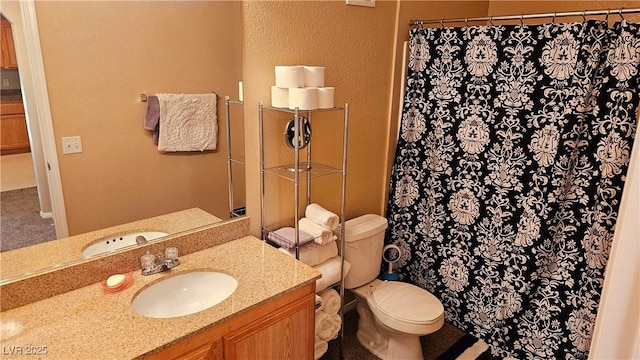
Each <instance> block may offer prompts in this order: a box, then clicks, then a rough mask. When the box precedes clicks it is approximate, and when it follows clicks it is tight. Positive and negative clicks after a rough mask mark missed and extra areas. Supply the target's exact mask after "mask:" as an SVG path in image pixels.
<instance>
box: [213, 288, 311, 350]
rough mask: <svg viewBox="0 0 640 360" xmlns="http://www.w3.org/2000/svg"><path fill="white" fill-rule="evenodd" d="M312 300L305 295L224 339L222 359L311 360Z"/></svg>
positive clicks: (309, 296)
mask: <svg viewBox="0 0 640 360" xmlns="http://www.w3.org/2000/svg"><path fill="white" fill-rule="evenodd" d="M314 298H315V297H314V296H313V294H311V295H308V296H306V297H304V298H302V299H299V300H297V301H295V302H293V303H291V304H289V305H287V306H285V307H282V308H281V309H279V310H278V311H274V312H272V313H269V314H266V315H265V316H264V317H262V318H260V319H259V320H257V321H254V322H253V323H250V324H248V325H246V326H244V327H242V328H239V329H237V330H235V331H233V332H231V333H229V334H227V335H225V336H224V337H223V340H224V354H225V359H279V360H284V359H295V360H299V359H313V342H314V338H313V336H314V332H315V330H314V329H315V326H314V321H315V312H314Z"/></svg>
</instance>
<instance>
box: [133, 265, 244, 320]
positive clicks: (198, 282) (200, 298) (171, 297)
mask: <svg viewBox="0 0 640 360" xmlns="http://www.w3.org/2000/svg"><path fill="white" fill-rule="evenodd" d="M237 287H238V281H236V279H235V278H233V276H230V275H227V274H223V273H219V272H214V271H198V272H190V273H185V274H181V275H176V276H172V277H170V278H167V279H164V280H162V281H160V282H157V283H155V284H153V285H151V286H149V287H148V288H146V289H144V290H143V291H142V292H140V293H139V294H138V295H136V297H135V298H133V301H132V302H131V308H132V309H133V311H135V312H136V313H138V314H140V315H142V316H146V317H150V318H172V317H178V316H184V315H189V314H193V313H197V312H199V311H202V310H205V309H208V308H210V307H212V306H214V305H216V304H218V303H220V302H222V301H223V300H224V299H226V298H228V297H229V296H230V295H231V294H233V292H234V291H236V288H237Z"/></svg>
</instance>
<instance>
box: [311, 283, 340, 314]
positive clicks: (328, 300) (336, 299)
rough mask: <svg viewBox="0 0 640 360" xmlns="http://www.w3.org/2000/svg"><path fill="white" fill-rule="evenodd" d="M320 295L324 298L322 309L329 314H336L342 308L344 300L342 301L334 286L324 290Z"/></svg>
mask: <svg viewBox="0 0 640 360" xmlns="http://www.w3.org/2000/svg"><path fill="white" fill-rule="evenodd" d="M318 295H320V298H321V299H322V311H324V312H326V313H327V314H329V315H335V314H337V313H338V311H339V310H340V306H341V305H342V302H341V301H340V294H338V292H337V291H335V290H334V289H332V288H328V289H325V290H322V292H320V293H319V294H318ZM318 295H316V296H318Z"/></svg>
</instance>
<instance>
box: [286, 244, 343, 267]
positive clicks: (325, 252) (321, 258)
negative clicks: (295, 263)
mask: <svg viewBox="0 0 640 360" xmlns="http://www.w3.org/2000/svg"><path fill="white" fill-rule="evenodd" d="M278 250H280V251H282V252H284V253H285V254H288V255H290V256H293V257H295V256H296V250H295V249H291V250H289V249H286V248H284V247H281V248H279V249H278ZM337 255H338V243H336V242H335V241H332V242H330V243H328V244H325V245H320V244H317V243H315V242H313V241H312V242H310V243H308V244H305V245H303V246H300V249H299V250H298V260H300V261H302V262H303V263H305V264H307V265H309V266H316V265H319V264H322V263H323V262H325V261H327V260H329V259H331V258H332V257H335V256H337Z"/></svg>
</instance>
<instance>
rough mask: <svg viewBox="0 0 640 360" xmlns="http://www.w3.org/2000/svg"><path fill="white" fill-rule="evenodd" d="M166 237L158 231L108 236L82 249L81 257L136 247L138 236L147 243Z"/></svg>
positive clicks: (165, 234) (86, 257)
mask: <svg viewBox="0 0 640 360" xmlns="http://www.w3.org/2000/svg"><path fill="white" fill-rule="evenodd" d="M167 235H169V234H167V233H165V232H160V231H140V232H134V233H129V234H125V235H118V236H109V237H106V238H103V239H100V240H98V241H95V242H93V243H92V244H90V245H89V246H87V247H86V248H84V250H82V257H83V258H85V259H88V258H90V257H93V256H97V255H102V254H106V253H110V252H112V251H116V250H120V249H123V248H126V247H129V246H133V245H136V238H137V237H138V236H144V238H145V239H147V241H151V240H154V239H157V238H161V237H163V236H167Z"/></svg>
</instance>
